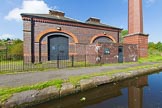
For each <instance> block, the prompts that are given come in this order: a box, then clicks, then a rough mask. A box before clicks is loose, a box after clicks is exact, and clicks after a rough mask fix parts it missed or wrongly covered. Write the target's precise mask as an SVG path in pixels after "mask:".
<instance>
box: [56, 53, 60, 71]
mask: <svg viewBox="0 0 162 108" xmlns="http://www.w3.org/2000/svg"><path fill="white" fill-rule="evenodd" d="M57 68H60V66H59V54H58V55H57Z"/></svg>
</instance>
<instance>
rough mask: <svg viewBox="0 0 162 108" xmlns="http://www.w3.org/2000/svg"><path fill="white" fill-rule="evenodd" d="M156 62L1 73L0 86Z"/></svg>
mask: <svg viewBox="0 0 162 108" xmlns="http://www.w3.org/2000/svg"><path fill="white" fill-rule="evenodd" d="M152 64H156V63H142V64H136V63H135V64H124V65H121V64H120V65H114V66H113V65H112V66H95V67H85V68H73V69H72V68H71V69H70V68H69V69H58V70H53V71H52V70H50V71H44V72H28V73H19V74H11V75H0V87H16V86H22V85H31V84H36V83H39V82H44V81H49V80H53V79H58V78H61V79H67V78H68V77H69V76H78V75H83V74H89V73H96V72H105V71H112V70H120V69H125V68H128V67H134V66H142V65H152Z"/></svg>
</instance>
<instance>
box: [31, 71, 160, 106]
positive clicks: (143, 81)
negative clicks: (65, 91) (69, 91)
mask: <svg viewBox="0 0 162 108" xmlns="http://www.w3.org/2000/svg"><path fill="white" fill-rule="evenodd" d="M33 108H162V72H161V73H156V74H152V75H146V76H141V77H135V78H132V79H129V80H124V81H121V82H116V83H111V84H107V85H102V86H100V87H98V88H95V89H91V90H88V91H86V92H82V93H78V94H76V95H71V96H67V97H64V98H62V99H58V100H53V101H49V102H47V103H44V104H40V105H37V106H33Z"/></svg>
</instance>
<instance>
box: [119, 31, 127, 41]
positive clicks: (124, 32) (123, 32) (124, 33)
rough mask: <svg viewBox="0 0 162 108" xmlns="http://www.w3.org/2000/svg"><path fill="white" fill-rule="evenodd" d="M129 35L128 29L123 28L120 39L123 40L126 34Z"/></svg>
mask: <svg viewBox="0 0 162 108" xmlns="http://www.w3.org/2000/svg"><path fill="white" fill-rule="evenodd" d="M126 35H128V30H122V32H121V36H120V41H121V42H123V38H124V36H126Z"/></svg>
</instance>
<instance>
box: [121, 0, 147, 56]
mask: <svg viewBox="0 0 162 108" xmlns="http://www.w3.org/2000/svg"><path fill="white" fill-rule="evenodd" d="M128 33H129V34H128V35H127V36H125V37H124V43H127V44H137V45H138V57H147V56H148V35H147V34H144V33H143V12H142V0H128Z"/></svg>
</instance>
